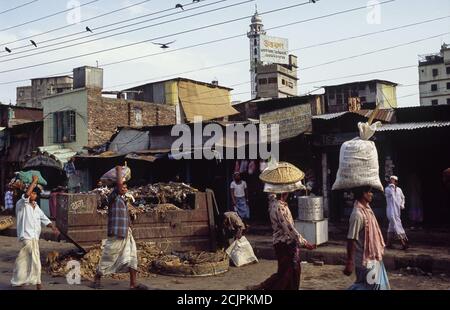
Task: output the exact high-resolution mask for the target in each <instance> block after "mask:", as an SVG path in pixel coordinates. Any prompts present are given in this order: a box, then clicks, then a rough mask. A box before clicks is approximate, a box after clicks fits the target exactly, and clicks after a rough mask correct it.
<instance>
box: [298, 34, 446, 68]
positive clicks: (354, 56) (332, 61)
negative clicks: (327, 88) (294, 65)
mask: <svg viewBox="0 0 450 310" xmlns="http://www.w3.org/2000/svg"><path fill="white" fill-rule="evenodd" d="M447 34H450V32H445V33H440V34H438V35H433V36H430V37H426V38H423V39H418V40H414V41H410V42H406V43H402V44H397V45H393V46H389V47H385V48H381V49H376V50H373V51H369V52H365V53H362V54H356V55H352V56H348V57H343V58H338V59H335V60H331V61H327V62H323V63H321V64H317V65H314V66H310V67H304V68H300V70H308V69H312V68H318V67H322V66H325V65H330V64H334V63H337V62H341V61H344V60H349V59H354V58H358V57H362V56H367V55H371V54H375V53H379V52H384V51H387V50H391V49H395V48H399V47H403V46H407V45H411V44H414V43H418V42H422V41H427V40H430V39H435V38H438V37H442V36H443V35H447Z"/></svg>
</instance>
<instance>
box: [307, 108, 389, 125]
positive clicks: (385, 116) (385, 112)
mask: <svg viewBox="0 0 450 310" xmlns="http://www.w3.org/2000/svg"><path fill="white" fill-rule="evenodd" d="M372 113H373V110H360V111H355V112H350V111H344V112H338V113H329V114H322V115H316V116H313V117H312V118H313V119H321V120H326V121H328V120H332V119H336V118H339V117H341V116H343V115H346V114H358V115H361V116H364V117H367V118H370V116H371V115H372ZM394 116H395V111H394V110H392V109H382V110H378V111H377V113H376V115H375V120H380V121H383V122H391V121H392V119H393V118H394Z"/></svg>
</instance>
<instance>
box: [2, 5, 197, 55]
mask: <svg viewBox="0 0 450 310" xmlns="http://www.w3.org/2000/svg"><path fill="white" fill-rule="evenodd" d="M36 1H37V0H36ZM150 1H152V0H145V1H141V2H138V3H135V4H131V5H128V6H125V7H122V8H120V9H116V10H113V11H109V12H106V13H102V14H100V15H96V16H93V17H90V18H87V19H82V20H80V23H84V22H87V21H90V20H94V19H97V18H100V17H104V16H107V15H110V14H113V13H117V12H119V11H123V10H126V9H129V8H132V7H135V6H138V5H141V4H143V3H146V2H150ZM202 1H204V0H202ZM75 25H77V24H68V25H65V26H61V27H57V28H53V29H50V30H47V31H44V32H41V33H38V34H35V35H31V36H28V37H22V38H20V39H16V40H14V41H10V42H4V43H0V45H9V44H13V43H17V42H20V41H24V40H27V39H31V38H37V37H40V36H43V35H44V34H48V33H51V32H55V31H58V30H61V29H65V28H69V27H73V26H75ZM83 33H84V31H83ZM19 48H22V47H16V48H14V49H19ZM1 52H2V53H3V52H4V51H1Z"/></svg>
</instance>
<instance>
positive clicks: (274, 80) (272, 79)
mask: <svg viewBox="0 0 450 310" xmlns="http://www.w3.org/2000/svg"><path fill="white" fill-rule="evenodd" d="M277 83H278V78H276V77H274V78H269V84H277Z"/></svg>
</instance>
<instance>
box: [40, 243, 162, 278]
mask: <svg viewBox="0 0 450 310" xmlns="http://www.w3.org/2000/svg"><path fill="white" fill-rule="evenodd" d="M137 251H138V271H139V276H140V277H149V275H150V272H149V269H150V265H151V263H152V262H153V261H154V260H155V259H157V258H158V257H160V256H163V250H162V249H161V248H160V247H158V246H157V245H156V244H155V243H154V242H138V243H137ZM56 253H57V252H56ZM101 255H102V247H101V245H100V244H97V245H95V246H94V247H92V248H90V249H89V251H88V252H87V253H86V254H85V255H84V256H80V255H79V254H77V253H76V252H75V251H71V252H69V253H67V254H65V255H60V254H59V253H57V254H55V253H54V252H51V253H49V255H48V256H47V260H46V265H45V267H46V270H47V272H48V273H49V274H51V275H52V276H61V277H65V276H66V274H67V272H68V270H67V264H68V262H70V261H72V260H75V261H78V262H80V267H81V268H80V269H81V270H80V271H81V277H82V278H83V279H87V280H93V279H94V277H95V274H96V269H97V265H98V263H99V262H100V258H101ZM108 277H110V278H113V279H126V278H127V277H128V275H127V274H114V275H111V276H108Z"/></svg>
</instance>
